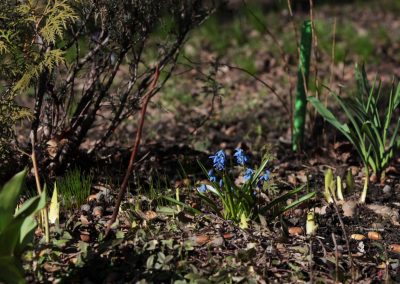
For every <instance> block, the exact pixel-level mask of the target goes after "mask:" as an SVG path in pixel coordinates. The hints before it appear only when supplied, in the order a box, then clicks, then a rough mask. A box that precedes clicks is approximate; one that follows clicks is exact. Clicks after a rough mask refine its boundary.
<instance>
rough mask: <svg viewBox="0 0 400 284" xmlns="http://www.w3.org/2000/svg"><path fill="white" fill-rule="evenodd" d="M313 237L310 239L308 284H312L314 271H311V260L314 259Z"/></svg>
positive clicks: (312, 263)
mask: <svg viewBox="0 0 400 284" xmlns="http://www.w3.org/2000/svg"><path fill="white" fill-rule="evenodd" d="M312 246H313V236H311V237H310V264H309V265H310V283H314V269H313V265H314V262H313V258H314V252H313V247H312Z"/></svg>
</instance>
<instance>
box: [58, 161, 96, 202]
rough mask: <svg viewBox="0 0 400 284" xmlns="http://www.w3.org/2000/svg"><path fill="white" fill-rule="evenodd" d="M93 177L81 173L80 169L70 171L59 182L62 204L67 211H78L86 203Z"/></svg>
mask: <svg viewBox="0 0 400 284" xmlns="http://www.w3.org/2000/svg"><path fill="white" fill-rule="evenodd" d="M92 181H93V176H92V175H87V174H84V173H82V172H81V170H80V169H79V168H74V169H72V170H70V171H68V172H67V173H66V174H65V176H64V177H62V178H61V179H59V180H58V181H57V186H58V190H59V193H60V196H61V200H62V204H63V206H64V207H65V208H66V209H77V208H79V207H80V206H81V205H82V204H84V203H85V201H86V199H87V197H88V196H89V194H90V188H91V186H92Z"/></svg>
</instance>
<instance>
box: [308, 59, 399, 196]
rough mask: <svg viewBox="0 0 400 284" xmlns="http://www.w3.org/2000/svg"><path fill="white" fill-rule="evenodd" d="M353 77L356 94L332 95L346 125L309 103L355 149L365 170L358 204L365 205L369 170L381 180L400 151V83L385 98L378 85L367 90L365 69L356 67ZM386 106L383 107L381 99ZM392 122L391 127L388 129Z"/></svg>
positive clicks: (312, 100)
mask: <svg viewBox="0 0 400 284" xmlns="http://www.w3.org/2000/svg"><path fill="white" fill-rule="evenodd" d="M355 77H356V81H357V93H356V94H355V96H352V97H350V98H347V99H344V98H341V97H339V96H338V95H336V94H334V93H331V94H332V96H333V97H334V98H335V99H336V101H337V102H338V103H339V105H340V106H341V108H342V110H343V111H344V113H345V114H346V116H347V119H348V121H349V123H341V122H340V121H339V120H338V119H337V118H336V117H335V116H334V114H333V113H332V112H331V111H330V110H328V109H327V108H326V107H325V106H324V105H323V104H322V103H321V102H320V101H319V100H318V99H317V98H315V97H309V98H308V100H309V101H310V103H311V104H312V105H313V106H314V107H315V108H316V110H317V111H318V112H319V113H320V114H321V115H322V117H323V118H324V119H325V120H326V121H328V122H329V123H330V124H332V125H333V126H334V127H335V128H336V129H338V130H339V131H340V132H341V133H342V134H343V135H344V136H345V137H346V138H347V139H348V140H349V141H350V142H351V143H352V144H353V146H354V147H355V149H356V150H357V152H358V154H359V156H360V158H361V160H362V162H363V164H364V168H365V175H366V177H365V182H364V187H363V191H362V194H361V197H360V203H365V199H366V196H367V190H368V180H369V167H371V169H372V171H373V172H374V174H376V176H378V177H380V179H381V181H383V180H384V178H385V169H386V168H387V167H388V166H389V163H390V161H391V160H392V159H393V157H394V155H395V153H396V151H397V149H398V148H399V143H398V133H399V127H400V117H397V116H396V112H397V110H398V108H399V105H400V84H398V85H397V87H396V88H395V87H394V85H392V88H391V90H390V92H389V94H388V96H383V95H382V93H381V83H379V84H378V87H376V86H375V85H376V81H375V82H374V84H373V85H372V87H370V84H369V82H368V79H367V75H366V72H365V68H364V66H362V68H361V70H360V69H359V68H358V66H357V65H356V68H355ZM385 97H386V98H387V99H388V101H387V104H386V105H385V107H383V108H382V107H381V105H383V99H384V98H385ZM392 122H394V127H391V124H392Z"/></svg>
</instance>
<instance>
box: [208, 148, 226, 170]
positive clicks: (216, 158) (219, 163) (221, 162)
mask: <svg viewBox="0 0 400 284" xmlns="http://www.w3.org/2000/svg"><path fill="white" fill-rule="evenodd" d="M210 159H212V160H213V166H214V168H215V169H217V170H219V171H222V170H223V169H224V168H225V152H224V151H223V150H219V151H218V152H217V153H215V154H214V155H213V156H210Z"/></svg>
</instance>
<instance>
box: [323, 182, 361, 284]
mask: <svg viewBox="0 0 400 284" xmlns="http://www.w3.org/2000/svg"><path fill="white" fill-rule="evenodd" d="M329 194H330V196H331V198H332V200H333V203H332V204H333V207H334V208H335V211H336V214H337V216H338V219H339V223H340V227H341V229H342V231H343V237H344V239H345V241H346V247H347V252H348V254H349V260H350V269H351V280H352V283H355V274H354V272H355V271H354V262H353V257H352V255H351V250H350V242H349V238H348V237H347V233H346V228H345V226H344V222H343V219H342V217H341V216H340V213H339V208H338V206H337V204H336V200H335V197H334V195H333V193H332V191H331V190H330V189H329Z"/></svg>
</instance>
